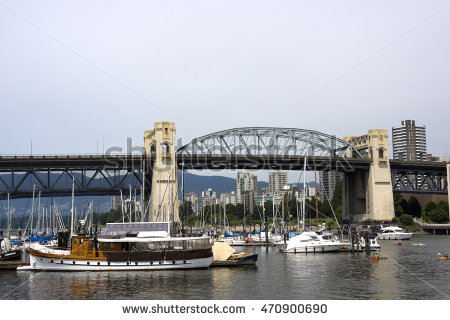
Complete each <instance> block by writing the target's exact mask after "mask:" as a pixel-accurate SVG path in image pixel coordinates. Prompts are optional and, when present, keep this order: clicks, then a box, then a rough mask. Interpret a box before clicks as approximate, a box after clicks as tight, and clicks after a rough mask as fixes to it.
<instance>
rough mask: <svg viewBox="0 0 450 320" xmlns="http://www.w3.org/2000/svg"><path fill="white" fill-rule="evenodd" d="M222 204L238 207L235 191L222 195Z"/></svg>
mask: <svg viewBox="0 0 450 320" xmlns="http://www.w3.org/2000/svg"><path fill="white" fill-rule="evenodd" d="M220 203H222V204H225V205H227V204H229V203H231V204H234V205H236V194H235V193H234V191H231V192H230V193H221V194H220Z"/></svg>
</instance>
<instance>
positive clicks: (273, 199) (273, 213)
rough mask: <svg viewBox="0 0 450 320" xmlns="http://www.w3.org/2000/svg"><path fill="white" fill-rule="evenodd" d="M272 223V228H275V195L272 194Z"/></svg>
mask: <svg viewBox="0 0 450 320" xmlns="http://www.w3.org/2000/svg"><path fill="white" fill-rule="evenodd" d="M272 218H273V221H272V225H273V229H275V197H274V196H272Z"/></svg>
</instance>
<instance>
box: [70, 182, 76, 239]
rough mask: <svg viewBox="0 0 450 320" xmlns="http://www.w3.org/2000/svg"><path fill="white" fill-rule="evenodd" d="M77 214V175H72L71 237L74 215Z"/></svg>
mask: <svg viewBox="0 0 450 320" xmlns="http://www.w3.org/2000/svg"><path fill="white" fill-rule="evenodd" d="M74 214H75V176H72V210H71V218H70V238H71V239H72V236H73V216H74Z"/></svg>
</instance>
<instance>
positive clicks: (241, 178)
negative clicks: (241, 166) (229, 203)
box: [236, 171, 258, 203]
mask: <svg viewBox="0 0 450 320" xmlns="http://www.w3.org/2000/svg"><path fill="white" fill-rule="evenodd" d="M257 187H258V178H257V177H256V176H255V175H253V174H252V173H250V172H247V171H244V172H238V174H237V177H236V202H237V203H243V199H242V193H243V192H245V191H255V190H256V188H257Z"/></svg>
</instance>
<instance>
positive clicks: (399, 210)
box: [394, 193, 408, 217]
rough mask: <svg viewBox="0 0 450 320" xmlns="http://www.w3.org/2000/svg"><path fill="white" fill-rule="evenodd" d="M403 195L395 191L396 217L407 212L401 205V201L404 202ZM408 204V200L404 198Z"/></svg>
mask: <svg viewBox="0 0 450 320" xmlns="http://www.w3.org/2000/svg"><path fill="white" fill-rule="evenodd" d="M402 200H404V199H403V197H402V195H401V194H400V193H394V211H395V216H396V217H400V216H401V215H402V214H404V213H405V212H404V211H403V208H402V206H401V205H400V203H401V202H402ZM404 201H405V203H406V205H408V203H407V202H406V200H404Z"/></svg>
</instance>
